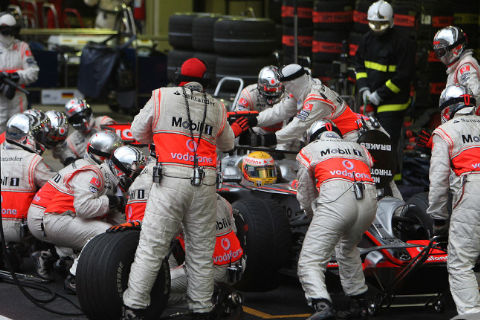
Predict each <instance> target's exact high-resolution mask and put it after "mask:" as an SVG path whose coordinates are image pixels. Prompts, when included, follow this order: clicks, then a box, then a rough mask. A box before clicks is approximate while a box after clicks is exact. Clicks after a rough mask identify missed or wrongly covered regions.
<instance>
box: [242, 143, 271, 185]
mask: <svg viewBox="0 0 480 320" xmlns="http://www.w3.org/2000/svg"><path fill="white" fill-rule="evenodd" d="M242 174H243V177H244V178H245V179H247V180H248V181H250V182H253V183H254V184H255V185H256V186H263V185H266V184H272V183H275V182H277V167H276V166H275V160H273V158H272V156H271V155H270V154H268V153H267V152H264V151H254V152H251V153H249V154H248V155H246V156H245V157H244V158H243V160H242Z"/></svg>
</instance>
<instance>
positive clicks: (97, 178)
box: [34, 159, 118, 251]
mask: <svg viewBox="0 0 480 320" xmlns="http://www.w3.org/2000/svg"><path fill="white" fill-rule="evenodd" d="M117 184H118V178H117V177H116V176H114V175H113V174H112V173H111V171H110V169H109V168H108V165H107V164H106V163H104V164H102V165H100V166H99V165H97V164H93V163H92V162H90V161H88V160H86V159H79V160H77V161H75V162H74V163H72V164H70V165H68V166H66V167H65V168H63V169H62V170H60V171H59V172H58V173H57V175H55V176H54V177H53V178H52V179H50V180H49V181H48V183H47V184H46V185H45V186H44V187H43V188H42V189H41V190H40V191H39V194H38V195H39V197H38V198H39V199H36V203H35V204H34V205H36V206H40V207H45V212H44V216H43V230H44V232H45V238H44V239H45V241H48V242H50V243H53V244H55V245H57V246H61V247H68V248H72V249H73V250H75V251H79V250H81V249H82V248H83V246H84V245H85V244H86V243H87V242H88V241H89V240H90V239H91V238H93V237H95V236H96V235H98V234H100V233H103V232H105V231H106V230H107V229H108V228H109V227H111V226H112V225H113V223H110V222H109V221H110V220H111V219H110V218H111V217H109V216H110V214H109V213H110V212H109V211H110V208H109V199H108V197H107V193H108V194H110V195H114V194H115V191H116V187H117ZM47 200H48V203H47ZM115 222H117V221H115ZM115 222H114V223H115Z"/></svg>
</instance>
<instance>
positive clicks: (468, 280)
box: [427, 107, 480, 315]
mask: <svg viewBox="0 0 480 320" xmlns="http://www.w3.org/2000/svg"><path fill="white" fill-rule="evenodd" d="M472 113H473V108H472V107H468V108H464V109H461V110H459V111H458V112H457V113H456V114H455V116H454V117H453V118H452V119H451V120H449V121H447V122H446V123H444V124H442V125H440V126H439V127H438V128H437V129H435V131H434V132H433V148H432V157H431V159H430V175H429V177H430V186H431V187H430V192H429V196H428V200H429V207H428V210H427V213H428V214H430V215H431V216H432V217H433V218H434V219H437V220H447V219H448V218H449V216H448V211H447V201H448V192H449V189H450V190H453V191H454V194H453V200H452V207H453V210H452V215H451V217H450V229H449V239H448V260H447V268H448V273H449V282H450V291H451V293H452V297H453V300H454V301H455V304H456V306H457V311H458V313H459V314H460V315H462V314H466V313H478V312H480V294H479V292H478V284H477V280H476V278H475V274H474V272H473V267H474V266H475V264H476V261H477V259H478V257H479V256H480V210H479V208H480V197H479V194H480V117H478V116H476V115H474V114H472ZM452 171H453V174H452V175H454V176H455V177H456V179H451V178H449V177H450V175H451V172H452ZM452 183H454V184H458V185H455V186H452V185H451V184H452Z"/></svg>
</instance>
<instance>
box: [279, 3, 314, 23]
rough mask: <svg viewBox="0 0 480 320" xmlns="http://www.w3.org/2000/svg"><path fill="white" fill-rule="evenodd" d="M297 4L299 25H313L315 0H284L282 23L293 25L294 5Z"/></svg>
mask: <svg viewBox="0 0 480 320" xmlns="http://www.w3.org/2000/svg"><path fill="white" fill-rule="evenodd" d="M295 4H296V5H297V23H298V26H299V27H311V26H312V25H313V22H312V15H313V0H283V2H282V24H283V25H287V26H291V27H293V24H294V18H295V16H294V13H295V9H294V5H295Z"/></svg>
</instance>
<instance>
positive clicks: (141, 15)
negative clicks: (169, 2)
mask: <svg viewBox="0 0 480 320" xmlns="http://www.w3.org/2000/svg"><path fill="white" fill-rule="evenodd" d="M133 17H134V18H135V20H145V0H134V1H133Z"/></svg>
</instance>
